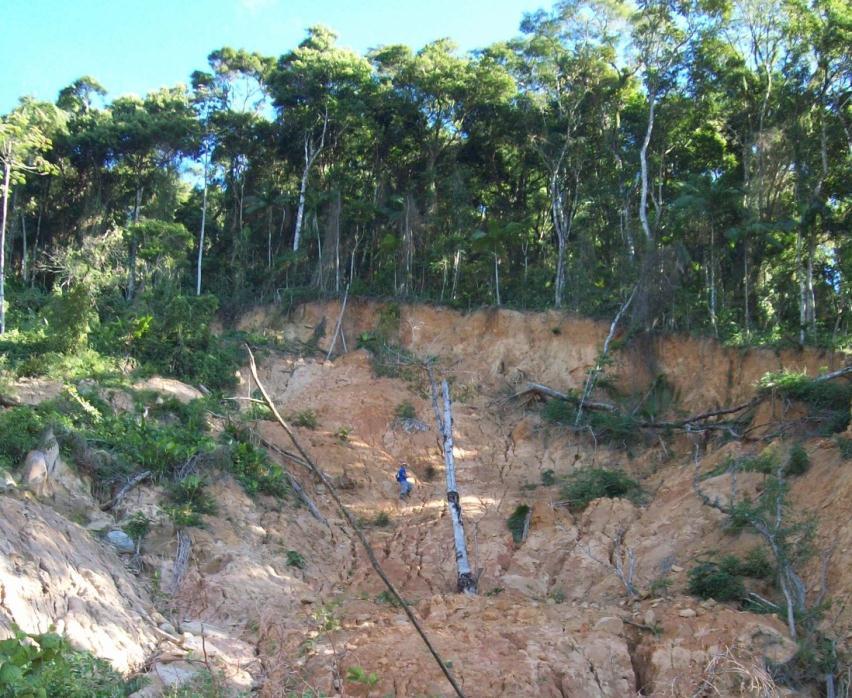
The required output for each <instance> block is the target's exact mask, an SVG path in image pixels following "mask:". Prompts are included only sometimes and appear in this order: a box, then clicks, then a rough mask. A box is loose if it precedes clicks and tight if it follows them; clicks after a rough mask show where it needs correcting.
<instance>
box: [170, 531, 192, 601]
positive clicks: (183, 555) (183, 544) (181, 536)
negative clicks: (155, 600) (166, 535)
mask: <svg viewBox="0 0 852 698" xmlns="http://www.w3.org/2000/svg"><path fill="white" fill-rule="evenodd" d="M177 541H178V544H177V552H176V553H175V563H174V566H173V567H172V595H174V594H177V592H178V590H179V589H180V585H181V582H183V578H184V575H185V574H186V568H187V567H188V566H189V553H190V551H191V550H192V539H191V538H190V537H189V534H188V533H187V532H186V531H185V530H184V529H182V528H179V529H178V532H177Z"/></svg>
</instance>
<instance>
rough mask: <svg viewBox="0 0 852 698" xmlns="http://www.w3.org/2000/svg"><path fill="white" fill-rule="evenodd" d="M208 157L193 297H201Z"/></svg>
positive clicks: (206, 168)
mask: <svg viewBox="0 0 852 698" xmlns="http://www.w3.org/2000/svg"><path fill="white" fill-rule="evenodd" d="M208 162H209V156H207V155H205V159H204V192H203V193H202V195H201V230H200V231H199V233H198V263H197V265H196V270H195V295H196V296H200V295H201V260H202V259H203V257H204V232H205V227H206V225H207V188H208V186H207V180H208V168H209V165H208Z"/></svg>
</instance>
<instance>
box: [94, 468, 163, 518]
mask: <svg viewBox="0 0 852 698" xmlns="http://www.w3.org/2000/svg"><path fill="white" fill-rule="evenodd" d="M149 477H151V471H150V470H143V471H142V472H141V473H136V475H134V476H133V477H132V478H130V479H129V480H128V481H127V482H125V483H124V485H122V487H121V489H120V490H118V492H116V494H115V497H113V498H112V499H111V500H110V501H109V502H107V503H106V504H104V505H103V506H102V507H101V510H102V511H110V510H111V509H114V508H115V507H117V506H118V505H119V504H121V501H122V500H123V499H124V498H125V497H126V496H127V495H128V494H129V493H130V491H131V490H132V489H133V488H134V487H136V486H137V485H138V484H139V483H140V482H144V481H145V480H147V479H148V478H149Z"/></svg>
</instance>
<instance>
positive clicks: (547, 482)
mask: <svg viewBox="0 0 852 698" xmlns="http://www.w3.org/2000/svg"><path fill="white" fill-rule="evenodd" d="M541 484H542V485H544V486H545V487H550V486H552V485H555V484H556V473H555V472H553V470H551V469H550V468H548V469H547V470H542V471H541Z"/></svg>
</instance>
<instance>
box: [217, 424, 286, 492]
mask: <svg viewBox="0 0 852 698" xmlns="http://www.w3.org/2000/svg"><path fill="white" fill-rule="evenodd" d="M222 441H223V442H224V443H225V444H226V445H227V446H228V449H229V463H230V465H229V468H230V472H231V474H232V475H233V476H234V478H235V479H236V480H237V482H239V483H240V484H241V485H242V486H243V489H244V490H245V491H246V492H247V493H248V494H251V495H254V494H258V493H260V494H268V495H271V496H273V497H286V496H287V494H289V492H290V485H289V483H288V482H287V478H286V476H285V474H284V470H283V469H282V468H281V466H280V465H278V463H276V462H274V461H273V460H272V459H270V457H269V454H268V453H267V452H266V451H265V450H264V449H262V448H258V447H257V446H256V445H255V444H254V442H253V441H252V433H251V431H250V430H249V429H246V428H244V427H240V426H236V425H229V426H228V427H227V428H226V429H225V431H223V432H222Z"/></svg>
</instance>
